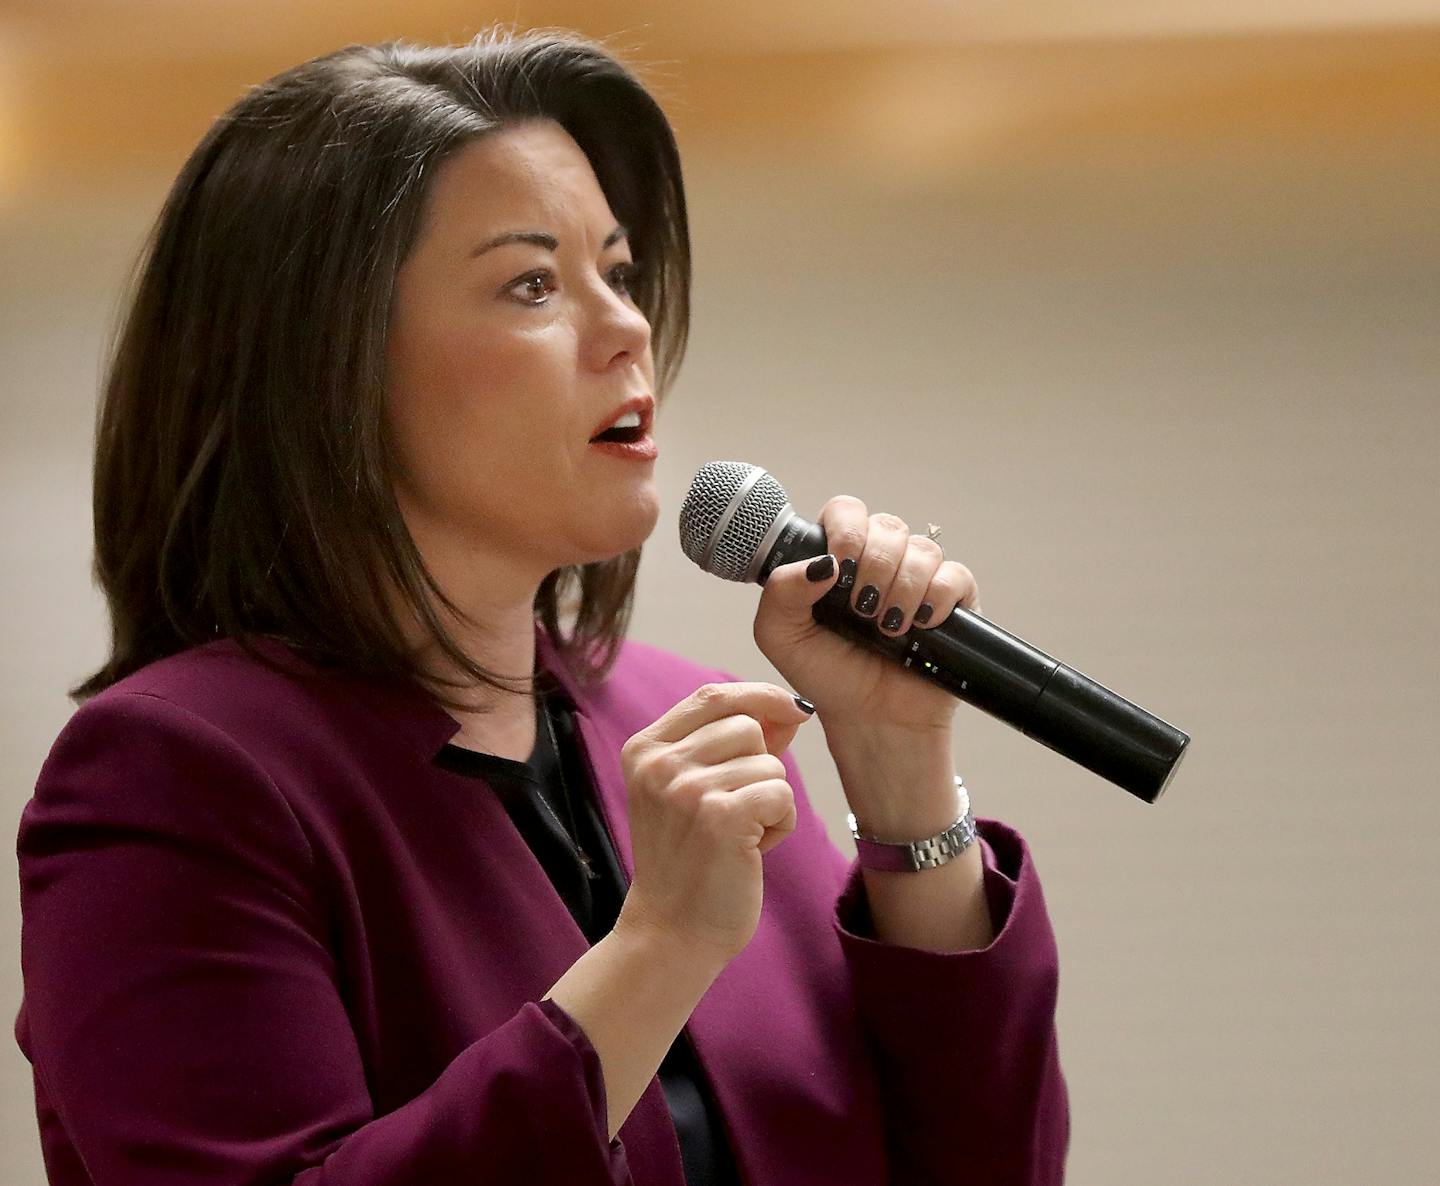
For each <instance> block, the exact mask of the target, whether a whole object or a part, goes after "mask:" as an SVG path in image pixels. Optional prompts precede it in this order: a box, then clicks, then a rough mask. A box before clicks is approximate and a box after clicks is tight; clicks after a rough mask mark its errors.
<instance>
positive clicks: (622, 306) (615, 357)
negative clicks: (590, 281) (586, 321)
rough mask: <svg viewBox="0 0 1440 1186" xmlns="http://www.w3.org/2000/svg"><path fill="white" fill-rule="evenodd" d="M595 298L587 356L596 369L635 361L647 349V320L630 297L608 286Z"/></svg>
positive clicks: (648, 336)
mask: <svg viewBox="0 0 1440 1186" xmlns="http://www.w3.org/2000/svg"><path fill="white" fill-rule="evenodd" d="M601 287H602V290H603V295H601V296H598V297H597V298H596V309H595V313H594V319H593V321H592V323H591V332H590V356H591V361H592V364H593V365H594V366H595V367H596V369H598V370H609V369H610V368H612V367H614V366H616V365H623V364H625V363H629V362H638V361H639V360H640V359H641V358H642V357H643V356H644V354H645V352H646V351H647V350H648V349H649V348H650V321H649V319H648V318H647V317H646V316H645V314H644V313H642V312H641V311H640V310H639V309H638V308H637V307H636V305H635V303H634V302H633V301H631V300H630V299H629V298H627V297H625V296H622V295H621V294H620V293H618V292H616V291H615V290H614V289H613V288H611V287H610V286H609V285H602V286H601Z"/></svg>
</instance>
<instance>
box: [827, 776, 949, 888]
mask: <svg viewBox="0 0 1440 1186" xmlns="http://www.w3.org/2000/svg"><path fill="white" fill-rule="evenodd" d="M955 791H956V794H957V795H958V796H959V798H960V804H959V806H960V818H959V819H957V820H956V821H955V822H954V823H953V824H951V825H950V826H949V827H948V828H946V829H945V830H944V831H943V832H940V833H937V834H936V835H934V836H930V837H928V838H927V839H925V840H901V841H896V840H881V839H879V838H878V837H876V836H862V835H861V834H860V827H859V825H858V824H857V823H856V822H855V815H854V813H853V812H852V813H850V814H848V815H847V816H846V817H845V819H846V822H847V823H849V825H850V835H851V837H852V838H853V839H854V841H855V855H856V856H857V857H858V858H859V860H860V866H861V868H864V869H883V870H885V871H886V872H892V873H918V872H919V871H920V870H921V869H934V868H937V867H938V866H940V865H943V864H945V862H946V861H950V860H953V859H954V858H955V857H958V856H959V855H960V854H961V853H962V852H964V851H965V850H966V849H967V848H969V847H970V846H971V845H972V844H974V843H975V815H974V813H973V812H972V811H971V810H970V792H969V791H967V790H966V789H965V782H964V780H963V779H962V778H961V777H960V775H958V774H957V775H956V776H955Z"/></svg>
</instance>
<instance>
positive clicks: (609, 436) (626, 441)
mask: <svg viewBox="0 0 1440 1186" xmlns="http://www.w3.org/2000/svg"><path fill="white" fill-rule="evenodd" d="M644 437H645V430H644V428H642V427H640V426H638V425H637V426H636V427H634V428H607V429H606V430H605V431H604V432H602V433H601V434H600V435H599V436H597V437H591V438H590V443H591V444H592V445H594V444H596V443H598V442H600V441H615V442H617V443H618V444H621V445H633V444H634V443H635V442H636V441H639V440H643V439H644Z"/></svg>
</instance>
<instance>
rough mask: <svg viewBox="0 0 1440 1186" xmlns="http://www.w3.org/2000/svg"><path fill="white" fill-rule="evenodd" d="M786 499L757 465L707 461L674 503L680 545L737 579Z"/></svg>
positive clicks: (718, 573)
mask: <svg viewBox="0 0 1440 1186" xmlns="http://www.w3.org/2000/svg"><path fill="white" fill-rule="evenodd" d="M789 505H790V498H789V495H787V494H786V493H785V487H783V486H782V485H780V483H779V482H777V481H776V480H775V479H774V478H773V477H771V476H770V475H769V474H768V473H767V472H766V471H765V470H763V469H761V468H760V467H759V466H758V465H748V464H746V463H745V462H743V461H707V462H706V463H705V464H704V465H702V466H701V467H700V469H699V471H698V472H697V473H696V474H695V477H694V479H693V480H692V481H691V483H690V490H689V492H688V493H687V494H686V495H685V501H684V503H682V504H681V507H680V547H681V548H683V549H684V551H685V555H687V556H689V557H690V559H691V560H693V561H694V562H695V563H696V564H698V565H699V566H700V567H701V568H703V569H704V570H705V571H706V572H709V573H713V574H714V575H715V576H717V577H723V578H724V579H725V580H727V581H743V580H745V579H746V575H745V574H746V572H747V571H748V570H749V568H750V565H751V562H752V561H753V560H754V558H755V553H756V552H757V551H758V550H759V548H760V544H761V542H762V541H763V540H764V539H765V536H766V534H767V533H768V532H769V531H770V529H771V527H773V526H774V525H775V520H776V519H777V518H779V516H780V512H781V511H782V510H784V509H785V508H786V507H787V506H789ZM707 552H708V557H707Z"/></svg>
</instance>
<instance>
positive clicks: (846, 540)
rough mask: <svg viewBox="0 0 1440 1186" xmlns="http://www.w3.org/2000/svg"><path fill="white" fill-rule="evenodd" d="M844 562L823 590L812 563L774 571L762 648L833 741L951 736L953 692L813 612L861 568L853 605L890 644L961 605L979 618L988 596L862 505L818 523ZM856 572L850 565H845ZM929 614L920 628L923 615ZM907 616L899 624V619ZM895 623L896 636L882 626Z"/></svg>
mask: <svg viewBox="0 0 1440 1186" xmlns="http://www.w3.org/2000/svg"><path fill="white" fill-rule="evenodd" d="M816 521H817V522H818V523H819V524H820V525H821V526H822V527H824V529H825V539H826V543H827V544H828V546H829V549H830V552H831V554H832V555H834V557H835V559H836V561H837V570H836V571H835V572H834V573H832V574H831V575H830V577H829V578H827V579H826V580H823V581H810V580H807V579H806V575H805V570H806V568H807V567H809V565H810V564H811V563H812V561H808V560H797V561H795V562H793V563H791V564H784V565H781V566H780V567H778V568H776V569H775V570H774V571H773V572H772V573H771V574H770V576H769V578H768V579H767V580H766V583H765V586H764V591H763V593H762V594H761V597H760V606H759V609H758V610H757V611H756V614H755V626H754V634H755V643H756V645H757V646H758V647H759V648H760V650H761V652H762V653H763V654H764V655H765V657H766V658H767V659H769V660H770V662H771V663H772V664H773V665H774V667H775V670H776V671H778V672H779V673H780V674H781V675H782V676H783V677H784V678H785V679H786V680H787V681H788V682H789V684H790V686H791V687H792V688H793V689H794V690H795V691H797V692H798V693H800V695H802V696H804V697H805V698H806V699H807V700H809V701H810V702H811V703H812V704H814V705H815V707H816V711H817V715H818V716H819V717H820V719H821V722H822V723H823V724H824V726H825V732H826V736H827V737H832V736H834V735H836V734H837V732H838V733H841V734H846V733H852V732H853V733H866V734H871V735H874V734H877V733H878V734H888V735H891V736H902V735H906V734H918V735H930V736H935V735H939V734H943V736H944V737H945V738H946V739H947V741H948V738H949V736H950V727H951V723H952V721H953V719H954V715H955V710H956V708H957V706H958V702H957V701H956V699H955V697H953V696H952V695H951V694H950V693H949V692H947V691H945V690H944V689H943V688H940V687H937V686H936V685H934V684H932V683H930V682H929V681H928V680H926V679H923V678H921V677H920V676H917V675H915V674H913V673H911V672H909V671H907V670H906V669H905V668H903V667H901V666H900V665H899V664H898V663H896V662H895V661H894V660H893V659H891V658H889V657H888V656H886V655H881V654H877V653H876V652H874V651H870V650H867V649H865V648H864V647H862V646H859V645H858V644H856V643H853V642H851V641H850V640H849V639H846V638H843V637H842V636H841V635H839V634H836V633H835V632H834V631H832V630H829V629H827V628H826V627H824V626H821V625H820V624H819V623H818V622H816V621H815V619H814V618H813V617H812V616H811V613H810V607H811V606H812V605H814V604H815V602H817V601H819V600H820V599H821V598H822V597H823V596H824V595H825V594H826V592H828V591H829V590H830V588H831V587H832V586H834V585H835V584H836V583H837V582H840V581H841V580H842V577H843V576H844V575H848V574H849V573H850V572H851V571H852V570H851V564H853V565H854V568H853V574H854V575H853V577H852V583H851V584H850V605H851V607H852V609H854V610H855V612H857V613H858V614H859V615H860V616H861V617H864V618H869V619H871V621H872V622H873V623H874V624H875V625H876V627H877V630H878V632H879V633H880V634H882V635H888V636H891V637H894V636H896V635H900V634H904V633H905V631H907V630H909V629H910V628H911V626H912V625H913V626H915V627H916V628H917V629H921V630H924V629H929V628H933V627H935V626H938V625H939V624H940V623H941V622H944V621H945V620H946V619H947V618H948V617H949V616H950V614H951V611H953V610H954V609H955V607H956V606H957V605H960V606H964V607H965V608H966V609H968V610H972V611H974V612H976V613H979V612H980V591H979V589H978V587H977V586H976V583H975V577H974V575H973V574H972V573H971V572H970V570H969V569H968V568H966V567H965V566H964V565H963V564H957V563H956V562H955V561H953V560H946V559H945V558H944V553H943V552H942V551H941V548H940V545H939V544H938V543H936V542H935V541H934V540H932V539H930V538H928V537H927V536H924V535H914V534H911V532H910V527H909V525H908V524H906V523H905V521H904V520H902V519H899V518H897V517H896V516H894V515H888V514H873V515H872V514H869V513H868V512H867V509H866V506H865V504H864V503H863V502H861V501H860V500H859V499H858V498H853V497H851V496H850V495H846V494H837V495H836V496H835V497H834V498H832V499H830V501H829V502H827V503H826V504H825V506H824V507H823V508H822V509H821V511H820V515H819V518H818V519H817V520H816ZM847 561H848V562H850V563H846V562H847ZM927 604H928V605H929V606H930V607H931V613H930V615H929V617H928V619H927V620H926V621H925V622H917V621H916V620H915V613H916V611H917V610H918V609H919V608H920V607H921V606H922V605H927ZM896 609H898V610H899V614H898V621H897V620H896V617H897V615H896V614H895V612H894V611H895V610H896ZM887 615H888V620H889V621H890V622H891V623H892V625H893V629H884V628H883V626H881V625H880V624H881V623H883V622H885V621H886V620H887Z"/></svg>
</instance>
